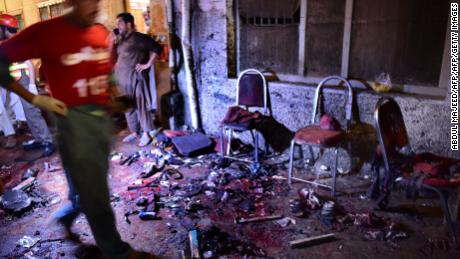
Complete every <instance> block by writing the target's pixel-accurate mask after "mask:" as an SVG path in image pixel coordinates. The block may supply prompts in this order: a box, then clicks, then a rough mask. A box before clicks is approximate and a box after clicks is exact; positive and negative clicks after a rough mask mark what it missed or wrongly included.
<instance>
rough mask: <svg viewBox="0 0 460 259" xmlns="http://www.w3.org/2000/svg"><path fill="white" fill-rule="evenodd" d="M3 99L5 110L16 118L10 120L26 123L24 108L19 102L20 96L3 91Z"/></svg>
mask: <svg viewBox="0 0 460 259" xmlns="http://www.w3.org/2000/svg"><path fill="white" fill-rule="evenodd" d="M2 97H3V104H4V108H5V109H6V111H7V112H9V114H11V115H14V118H10V119H11V120H15V121H26V115H25V114H24V107H23V106H22V103H21V101H20V100H19V96H18V95H17V94H15V93H12V92H10V91H7V90H5V89H2Z"/></svg>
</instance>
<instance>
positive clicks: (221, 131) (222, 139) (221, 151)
mask: <svg viewBox="0 0 460 259" xmlns="http://www.w3.org/2000/svg"><path fill="white" fill-rule="evenodd" d="M224 130H225V127H222V128H221V129H220V134H219V137H220V156H221V157H222V158H224V156H225V150H224V149H225V145H224V139H225V138H224ZM227 144H228V143H227Z"/></svg>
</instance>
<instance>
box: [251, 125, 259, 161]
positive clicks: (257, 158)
mask: <svg viewBox="0 0 460 259" xmlns="http://www.w3.org/2000/svg"><path fill="white" fill-rule="evenodd" d="M251 132H252V131H251ZM254 135H255V139H254V147H255V150H254V161H255V162H256V163H258V162H259V134H258V133H257V132H256V133H255V134H254Z"/></svg>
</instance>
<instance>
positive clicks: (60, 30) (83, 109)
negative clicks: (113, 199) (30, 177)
mask: <svg viewBox="0 0 460 259" xmlns="http://www.w3.org/2000/svg"><path fill="white" fill-rule="evenodd" d="M99 1H100V0H67V2H68V3H69V4H70V5H71V6H72V11H71V12H70V13H69V14H68V15H66V16H63V17H58V18H55V19H51V20H48V21H44V22H40V23H37V24H34V25H31V26H30V27H28V28H26V29H25V30H23V31H22V32H20V33H19V34H18V35H16V36H15V37H13V38H11V39H9V40H7V41H5V42H3V43H2V44H1V45H0V85H2V86H5V88H6V89H8V90H10V91H13V92H15V93H17V94H18V95H19V96H21V97H22V98H24V99H25V100H27V101H28V102H30V103H32V104H34V105H36V106H38V107H40V108H42V109H44V110H47V111H50V112H54V113H55V114H56V123H57V127H58V136H57V143H58V147H59V152H60V155H61V160H62V164H63V167H64V169H65V171H66V176H67V177H68V183H69V189H70V190H69V195H71V196H72V197H70V198H71V199H70V200H71V201H72V209H73V211H72V212H73V213H71V214H67V215H63V217H61V218H60V222H61V223H64V224H66V225H67V227H68V228H70V226H71V224H72V222H73V220H74V219H75V217H76V216H77V215H78V212H79V210H80V209H81V211H82V212H83V213H84V214H85V215H86V218H87V220H88V223H89V225H90V227H91V230H92V232H93V236H94V238H95V240H96V243H97V245H98V247H99V248H100V249H101V250H102V252H103V253H104V254H105V255H106V256H108V257H109V258H139V257H138V256H139V254H140V253H138V252H133V251H132V249H131V247H130V246H129V245H128V244H127V243H125V242H123V241H122V240H121V238H120V235H119V233H118V231H117V229H116V224H115V217H114V214H113V211H112V208H111V207H110V198H109V188H108V184H107V173H108V169H109V163H108V155H109V144H110V130H111V119H110V117H109V116H107V114H106V111H107V108H108V106H109V101H110V99H109V98H110V94H109V90H110V89H109V74H110V73H111V70H112V65H111V64H112V63H111V59H110V51H109V50H108V36H109V32H108V31H107V30H106V29H105V27H103V26H102V25H95V24H94V21H95V19H96V17H97V15H98V9H99V8H98V4H99ZM56 35H59V36H58V37H56ZM32 58H40V59H41V60H42V63H43V67H44V70H45V74H46V78H47V79H48V83H49V88H50V91H51V94H52V97H48V96H41V95H34V94H32V93H30V92H29V91H27V90H26V89H25V88H23V87H22V86H20V85H19V84H18V82H16V81H15V80H13V78H12V77H11V76H10V75H9V73H8V66H9V65H10V64H11V63H13V62H21V61H25V60H28V59H32ZM72 189H73V190H72ZM78 205H80V207H78Z"/></svg>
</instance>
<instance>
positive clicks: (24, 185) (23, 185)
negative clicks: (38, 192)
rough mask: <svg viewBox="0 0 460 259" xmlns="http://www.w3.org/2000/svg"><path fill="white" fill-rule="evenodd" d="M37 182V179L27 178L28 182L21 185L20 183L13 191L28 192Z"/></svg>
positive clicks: (25, 181)
mask: <svg viewBox="0 0 460 259" xmlns="http://www.w3.org/2000/svg"><path fill="white" fill-rule="evenodd" d="M34 181H35V177H29V178H27V179H26V180H24V181H22V182H21V183H19V184H18V185H16V186H15V187H14V188H13V190H15V191H19V190H21V191H25V190H27V189H28V188H29V187H30V186H32V184H33V183H34Z"/></svg>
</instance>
